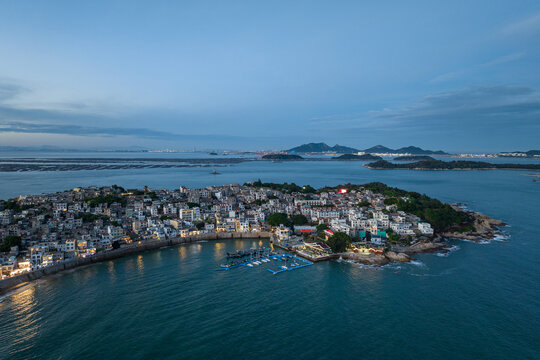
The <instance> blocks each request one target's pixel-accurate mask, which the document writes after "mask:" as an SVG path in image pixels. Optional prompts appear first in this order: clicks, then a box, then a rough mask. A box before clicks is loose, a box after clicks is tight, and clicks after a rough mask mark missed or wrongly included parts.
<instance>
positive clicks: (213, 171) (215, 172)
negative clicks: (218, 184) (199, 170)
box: [211, 170, 220, 175]
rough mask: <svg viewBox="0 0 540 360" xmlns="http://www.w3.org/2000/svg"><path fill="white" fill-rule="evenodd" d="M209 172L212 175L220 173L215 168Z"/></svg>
mask: <svg viewBox="0 0 540 360" xmlns="http://www.w3.org/2000/svg"><path fill="white" fill-rule="evenodd" d="M211 174H212V175H219V174H220V173H218V172H217V171H216V170H212V172H211Z"/></svg>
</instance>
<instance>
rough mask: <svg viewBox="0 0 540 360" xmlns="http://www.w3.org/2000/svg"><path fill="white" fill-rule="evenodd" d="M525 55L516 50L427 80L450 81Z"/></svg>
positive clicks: (432, 81)
mask: <svg viewBox="0 0 540 360" xmlns="http://www.w3.org/2000/svg"><path fill="white" fill-rule="evenodd" d="M525 55H526V53H525V52H518V53H513V54H508V55H504V56H500V57H498V58H495V59H493V60H490V61H487V62H485V63H482V64H477V65H473V66H471V67H469V68H466V69H461V70H457V71H452V72H448V73H445V74H441V75H438V76H436V77H434V78H433V79H431V80H430V81H429V82H430V83H441V82H446V81H451V80H454V79H457V78H460V77H463V76H465V75H467V74H471V73H474V72H476V71H479V70H483V69H487V68H490V67H492V66H496V65H502V64H506V63H510V62H512V61H516V60H519V59H521V58H523V57H524V56H525Z"/></svg>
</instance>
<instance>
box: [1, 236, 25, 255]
mask: <svg viewBox="0 0 540 360" xmlns="http://www.w3.org/2000/svg"><path fill="white" fill-rule="evenodd" d="M12 246H21V237H20V236H13V235H8V236H6V237H5V238H4V241H2V244H0V251H1V252H7V251H9V250H10V249H11V247H12Z"/></svg>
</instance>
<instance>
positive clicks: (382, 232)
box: [0, 184, 433, 276]
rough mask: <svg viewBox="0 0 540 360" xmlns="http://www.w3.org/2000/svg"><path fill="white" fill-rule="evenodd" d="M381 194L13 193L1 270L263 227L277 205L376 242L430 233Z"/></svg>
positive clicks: (246, 188)
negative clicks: (14, 243)
mask: <svg viewBox="0 0 540 360" xmlns="http://www.w3.org/2000/svg"><path fill="white" fill-rule="evenodd" d="M383 200H384V196H382V195H380V194H375V193H372V192H370V191H367V190H366V191H352V192H349V193H347V192H322V193H318V194H315V193H314V194H303V193H285V192H281V191H277V190H272V189H269V188H264V187H256V186H251V185H236V184H232V185H225V186H210V187H207V188H203V189H190V188H186V187H180V188H179V189H177V190H150V189H148V188H145V189H144V191H143V190H125V189H122V188H120V187H117V186H112V187H102V188H98V187H88V188H76V189H73V190H71V191H66V192H62V193H55V194H43V195H29V196H20V197H18V198H17V199H14V200H11V205H13V204H15V205H16V206H6V203H5V202H4V204H3V205H2V203H0V210H1V211H0V241H3V240H4V239H5V238H6V237H8V236H11V237H13V236H15V237H20V239H21V246H20V247H14V248H12V249H11V251H10V252H9V253H4V254H3V255H0V264H2V268H1V270H2V275H3V276H9V275H13V274H16V273H18V272H21V271H28V270H31V269H35V268H40V267H43V266H48V265H50V264H54V263H58V262H61V261H64V260H65V259H70V258H75V257H86V256H92V255H94V254H96V253H97V252H99V251H107V250H110V249H112V248H114V247H118V246H122V245H123V244H126V243H128V244H129V243H132V242H144V241H152V240H156V239H160V240H161V239H167V238H175V237H186V236H191V235H199V234H209V233H215V232H253V231H254V232H256V231H263V230H265V229H266V230H268V229H269V228H268V226H267V225H266V223H265V220H266V219H267V217H268V215H270V214H272V213H276V212H281V213H285V214H287V215H289V216H292V215H296V214H302V215H304V216H306V218H307V219H308V221H309V222H310V223H312V224H321V223H324V224H327V225H328V226H329V227H330V228H331V229H332V230H334V231H342V232H345V233H347V234H349V235H351V236H357V235H358V234H360V233H365V232H369V233H370V234H372V235H373V238H374V239H377V237H378V238H379V241H380V239H381V238H383V239H384V236H386V231H387V230H388V229H391V230H392V231H393V232H395V233H396V234H399V235H403V236H412V235H431V234H433V229H432V228H431V226H430V225H429V224H428V223H425V222H421V221H420V219H418V218H416V217H415V216H411V215H408V214H405V213H403V212H398V211H396V209H395V206H393V205H390V206H386V205H384V204H383ZM360 202H363V203H364V204H365V203H369V204H370V206H362V207H360V206H358V204H359V203H360Z"/></svg>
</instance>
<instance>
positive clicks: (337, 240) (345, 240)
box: [327, 232, 351, 253]
mask: <svg viewBox="0 0 540 360" xmlns="http://www.w3.org/2000/svg"><path fill="white" fill-rule="evenodd" d="M327 243H328V246H330V248H331V249H332V251H333V252H335V253H340V252H344V251H345V250H347V246H348V245H349V244H350V243H351V237H350V236H349V235H347V234H345V233H343V232H337V233H335V234H334V235H333V236H331V237H329V238H328V241H327Z"/></svg>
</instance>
